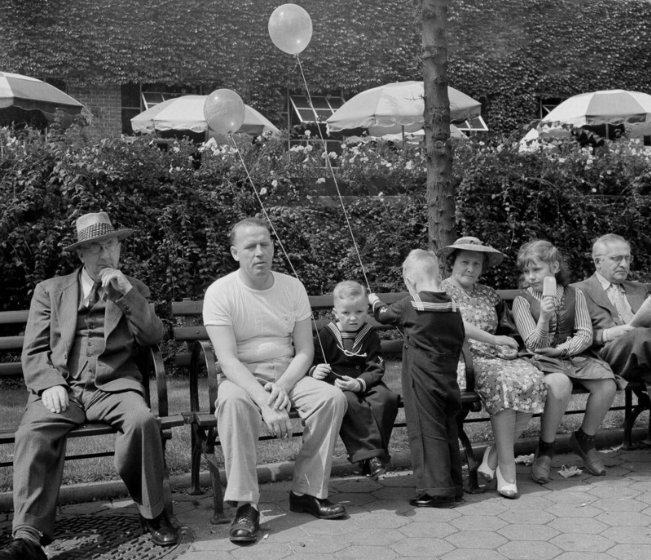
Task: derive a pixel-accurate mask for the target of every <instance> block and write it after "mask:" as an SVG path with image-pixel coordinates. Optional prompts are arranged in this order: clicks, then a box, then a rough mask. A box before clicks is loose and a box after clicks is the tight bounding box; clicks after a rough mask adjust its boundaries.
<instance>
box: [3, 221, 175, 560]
mask: <svg viewBox="0 0 651 560" xmlns="http://www.w3.org/2000/svg"><path fill="white" fill-rule="evenodd" d="M76 226H77V242H76V243H73V244H72V245H70V246H69V247H66V248H65V250H66V251H76V252H77V255H78V256H79V258H80V259H81V262H82V263H83V266H82V267H80V268H79V269H78V270H76V271H75V272H73V273H72V274H69V275H67V276H60V277H55V278H51V279H49V280H46V281H44V282H41V283H40V284H38V285H37V286H36V289H35V290H34V295H33V297H32V303H31V307H30V311H29V319H28V321H27V327H26V331H25V341H24V345H23V354H22V365H23V372H24V375H25V384H26V385H27V388H28V390H29V397H28V402H27V407H26V409H25V413H24V415H23V418H22V421H21V424H20V427H19V429H18V431H17V433H16V446H15V452H14V487H13V497H14V520H13V536H14V540H13V542H12V543H11V545H10V546H9V547H7V548H5V549H4V550H2V551H0V560H46V556H45V553H44V552H43V549H42V548H41V545H43V544H48V543H49V542H51V541H52V537H53V533H54V521H55V517H56V506H57V499H58V495H59V487H60V485H61V478H62V474H63V464H64V460H65V447H66V436H67V434H68V432H69V431H70V430H71V429H73V428H74V427H75V426H78V425H80V424H83V423H85V422H106V423H107V424H110V425H111V426H114V427H115V428H116V429H117V431H118V433H117V436H116V442H115V466H116V469H117V471H118V473H119V474H120V476H121V477H122V480H123V481H124V483H125V484H126V487H127V489H128V490H129V493H130V494H131V497H132V498H133V499H134V501H135V502H136V504H137V505H138V509H139V511H140V515H141V519H142V524H143V528H144V530H145V531H149V532H150V533H151V537H152V540H153V541H154V542H155V543H156V544H158V545H161V546H168V545H173V544H176V543H177V542H178V531H177V529H176V528H175V527H174V526H173V525H172V524H171V523H170V521H169V519H168V517H167V514H166V513H165V510H164V505H165V500H164V495H163V474H164V473H163V469H164V465H163V449H162V444H161V439H160V435H159V424H158V421H157V420H156V418H155V417H154V416H153V414H152V413H151V411H150V410H149V407H148V406H147V404H146V402H145V399H144V397H143V387H142V378H141V375H140V372H139V370H138V367H137V366H136V363H135V362H134V360H133V358H132V351H133V347H134V343H136V342H137V343H139V344H142V345H151V344H156V343H157V342H159V341H160V340H161V338H162V337H163V332H164V329H163V324H162V322H161V320H160V319H159V318H158V317H156V315H155V314H154V312H153V311H152V309H151V307H150V306H149V303H148V301H147V298H148V297H149V289H148V288H147V286H145V285H144V284H143V283H142V282H140V281H139V280H136V279H135V278H131V277H129V276H126V275H125V274H123V273H122V271H121V270H120V269H119V268H118V265H119V260H120V240H121V239H124V238H125V237H127V236H128V235H130V234H131V233H132V232H133V230H130V229H122V230H115V229H113V226H112V224H111V221H110V219H109V217H108V215H107V214H106V213H104V212H99V213H95V214H86V215H84V216H81V217H80V218H79V219H78V220H77V222H76Z"/></svg>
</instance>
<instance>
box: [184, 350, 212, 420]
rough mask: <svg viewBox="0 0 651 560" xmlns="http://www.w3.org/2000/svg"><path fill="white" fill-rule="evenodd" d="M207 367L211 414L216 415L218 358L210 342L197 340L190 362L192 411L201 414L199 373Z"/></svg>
mask: <svg viewBox="0 0 651 560" xmlns="http://www.w3.org/2000/svg"><path fill="white" fill-rule="evenodd" d="M202 367H205V368H206V372H207V374H208V399H209V401H210V402H209V409H210V413H211V414H214V413H215V402H216V401H217V390H218V388H219V376H218V373H217V357H216V356H215V351H214V350H213V347H212V344H211V342H210V341H209V340H197V341H196V342H195V343H194V344H193V345H192V358H191V360H190V410H191V411H192V412H200V411H201V407H200V405H199V372H200V371H201V368H202Z"/></svg>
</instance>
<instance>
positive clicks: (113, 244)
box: [82, 238, 120, 255]
mask: <svg viewBox="0 0 651 560" xmlns="http://www.w3.org/2000/svg"><path fill="white" fill-rule="evenodd" d="M119 246H120V242H119V241H118V240H117V239H115V238H113V239H109V240H108V241H106V242H105V243H86V244H84V245H82V249H83V250H84V251H88V252H89V253H90V254H91V255H99V254H100V253H101V252H102V249H106V250H107V251H108V252H109V253H113V252H114V251H117V248H118V247H119Z"/></svg>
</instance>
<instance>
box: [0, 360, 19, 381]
mask: <svg viewBox="0 0 651 560" xmlns="http://www.w3.org/2000/svg"><path fill="white" fill-rule="evenodd" d="M22 375H23V365H22V364H21V363H20V362H9V363H6V364H0V377H6V378H16V377H21V376H22Z"/></svg>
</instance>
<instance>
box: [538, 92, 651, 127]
mask: <svg viewBox="0 0 651 560" xmlns="http://www.w3.org/2000/svg"><path fill="white" fill-rule="evenodd" d="M541 124H550V125H557V124H570V125H573V126H576V127H583V126H587V127H596V126H600V125H605V127H606V130H607V129H608V127H609V126H610V127H612V126H615V125H624V126H625V127H626V130H627V131H628V132H629V134H630V135H631V136H645V135H647V134H650V133H651V132H649V131H650V130H651V95H648V94H646V93H641V92H639V91H626V90H623V89H612V90H604V91H594V92H591V93H582V94H580V95H575V96H574V97H570V98H569V99H566V100H565V101H563V102H562V103H561V104H560V105H559V106H558V107H556V108H555V109H553V110H552V111H550V112H549V114H547V116H546V117H545V118H544V119H542V121H541Z"/></svg>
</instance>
